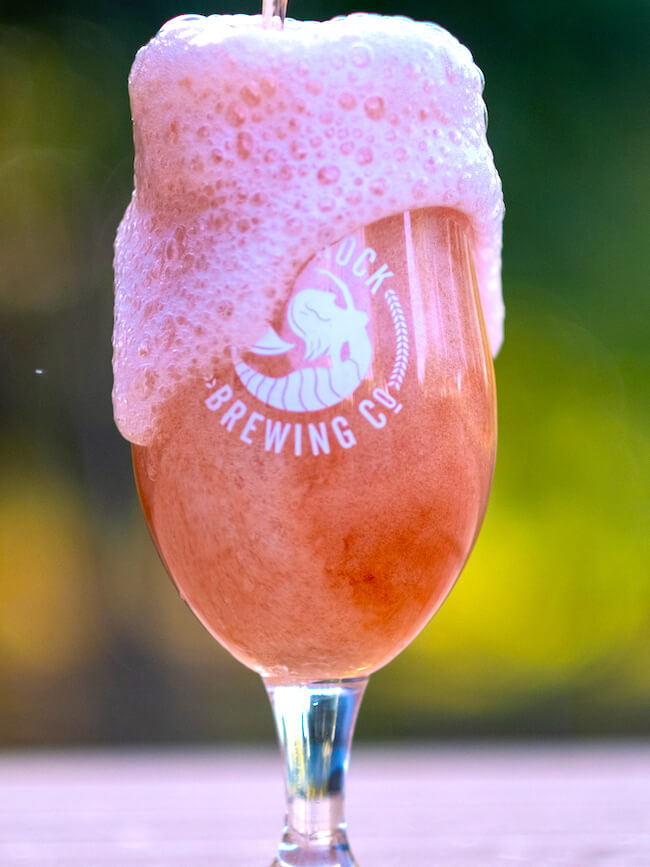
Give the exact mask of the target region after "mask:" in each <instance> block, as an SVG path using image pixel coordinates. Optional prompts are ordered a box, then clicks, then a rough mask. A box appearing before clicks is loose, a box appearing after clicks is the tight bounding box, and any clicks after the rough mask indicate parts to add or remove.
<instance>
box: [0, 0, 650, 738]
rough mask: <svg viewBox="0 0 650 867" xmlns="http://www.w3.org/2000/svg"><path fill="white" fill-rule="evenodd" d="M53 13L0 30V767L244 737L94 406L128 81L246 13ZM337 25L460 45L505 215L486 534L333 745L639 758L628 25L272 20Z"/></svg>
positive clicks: (641, 710)
mask: <svg viewBox="0 0 650 867" xmlns="http://www.w3.org/2000/svg"><path fill="white" fill-rule="evenodd" d="M51 8H52V7H51V5H50V4H46V3H44V2H42V3H38V2H37V3H27V4H24V5H22V6H20V7H19V6H18V5H16V6H15V7H14V8H13V10H11V11H6V12H5V13H4V14H3V18H2V21H1V23H0V746H11V745H35V744H64V743H65V744H67V743H78V744H88V743H132V742H133V743H143V742H188V741H208V742H218V741H219V740H227V741H233V740H255V739H258V738H261V739H269V740H270V739H271V737H272V724H271V715H270V713H269V712H268V710H267V708H266V705H265V701H266V700H265V698H264V695H263V690H262V686H261V684H260V682H259V681H258V678H257V677H256V676H255V675H254V674H252V673H251V672H249V671H247V670H246V669H244V668H243V667H242V666H240V665H239V664H238V663H236V662H234V661H233V660H232V659H231V658H230V657H229V656H228V655H227V654H226V653H225V651H223V650H221V648H220V647H218V645H217V644H216V643H215V642H214V641H213V640H212V639H211V638H210V637H209V636H208V635H207V633H205V632H204V631H203V629H202V627H200V626H199V624H198V622H197V621H195V620H194V618H193V616H192V615H191V614H190V613H189V611H188V610H187V609H186V608H185V607H184V606H183V605H182V604H181V603H180V601H179V599H178V597H177V594H176V592H175V591H174V589H173V587H172V585H171V583H170V582H169V581H168V580H167V579H166V577H165V575H164V572H163V569H162V567H161V565H160V564H159V562H158V560H157V557H156V555H155V553H154V551H153V547H152V545H151V543H150V541H149V538H148V536H147V532H146V530H145V527H144V523H143V520H142V518H141V516H140V511H139V506H138V504H137V502H136V497H135V491H134V486H133V483H132V479H131V470H130V458H129V451H128V446H127V444H126V443H125V442H123V441H122V440H121V439H120V437H119V435H118V434H117V431H116V430H115V429H114V427H113V424H112V418H111V403H110V390H111V369H110V360H111V347H110V336H111V328H112V318H111V317H112V310H111V305H112V271H111V257H112V240H113V235H114V232H115V228H116V226H117V223H118V222H119V219H120V217H121V214H122V212H123V210H124V208H125V206H126V204H127V202H128V199H129V195H130V189H131V174H132V168H131V166H132V146H131V129H130V118H129V109H128V100H127V93H126V79H127V74H128V70H129V66H130V63H131V60H132V58H133V55H134V54H135V51H136V49H137V48H138V47H139V45H141V44H142V43H143V42H145V41H146V40H147V39H148V38H149V37H150V36H152V35H153V34H154V33H155V31H156V30H157V29H158V27H159V26H160V24H161V23H162V22H163V21H165V20H166V19H168V18H170V17H172V16H173V15H175V14H179V13H181V12H189V11H196V12H216V11H223V12H225V11H245V12H257V11H258V7H257V5H256V4H255V3H253V4H251V3H250V2H248V0H247V2H243V3H237V4H235V3H234V2H230V0H229V2H228V3H223V4H222V5H221V6H220V7H218V8H214V7H211V6H207V5H205V4H203V3H196V4H195V5H193V6H192V7H191V8H188V7H182V6H178V5H175V4H174V3H173V2H159V3H152V2H150V0H144V2H140V3H138V4H131V3H127V2H125V0H114V2H112V3H110V4H109V3H95V4H93V3H87V2H86V3H82V2H75V0H68V2H64V3H63V4H60V6H59V9H60V10H62V11H58V12H56V13H53V12H52V11H51ZM356 9H363V10H368V11H380V12H385V13H400V14H405V15H409V16H411V17H414V18H421V19H428V18H430V19H433V20H435V21H437V22H438V23H440V24H442V25H443V26H445V27H446V28H448V29H449V30H451V31H452V32H453V33H454V34H455V35H457V36H458V37H459V38H460V39H461V40H462V41H463V42H465V43H466V44H467V45H469V47H470V48H471V50H472V52H473V54H474V56H475V59H476V60H477V62H478V63H479V65H480V66H481V67H482V69H483V71H484V72H485V76H486V80H487V87H486V94H485V95H486V100H487V103H488V109H489V114H490V128H489V137H490V142H491V145H492V148H493V150H494V152H495V158H496V162H497V166H498V168H499V170H500V172H501V175H502V178H503V184H504V190H505V198H506V204H507V217H506V224H505V259H504V287H505V296H506V306H507V322H506V326H507V327H506V342H505V346H504V349H503V350H502V352H501V355H500V356H499V358H498V360H497V364H496V369H497V380H498V386H499V401H500V446H499V458H498V463H497V472H496V478H495V483H494V488H493V495H492V500H491V504H490V507H489V511H488V515H487V518H486V521H485V525H484V528H483V532H482V534H481V536H480V539H479V542H478V544H477V547H476V549H475V552H474V554H473V556H472V558H471V560H470V563H469V565H468V567H467V569H466V571H465V573H464V575H463V578H462V579H461V581H460V583H459V584H458V586H457V588H456V590H455V591H454V593H453V594H452V595H451V597H450V598H449V600H448V602H447V603H446V604H445V606H444V607H443V609H442V610H441V612H440V613H439V614H438V615H437V617H436V618H435V619H434V620H433V622H432V623H431V624H430V625H429V627H428V628H427V629H426V630H425V632H424V633H423V634H422V635H421V636H420V637H419V639H418V640H416V641H415V642H414V644H413V645H412V646H411V647H410V648H409V649H408V650H407V651H406V652H405V653H403V654H402V656H401V657H400V658H399V659H398V660H397V661H395V662H394V663H393V664H392V665H390V666H389V667H388V668H386V669H385V670H383V671H382V672H380V673H378V674H377V675H375V676H374V677H373V679H372V681H371V686H370V688H369V691H368V693H367V697H366V700H365V706H364V709H363V711H362V714H361V719H360V722H359V729H358V736H359V738H363V737H366V738H407V737H411V738H428V737H477V736H478V737H482V736H485V737H488V736H493V737H517V738H519V737H545V736H548V737H553V736H562V737H567V736H568V737H589V736H615V737H621V736H639V735H643V734H647V733H648V719H649V708H650V628H649V627H650V624H649V611H650V604H649V603H650V581H649V575H650V550H649V545H648V540H649V538H650V532H649V530H650V528H649V522H648V490H649V487H650V485H649V482H650V461H649V444H648V432H649V427H650V419H649V410H650V402H649V401H648V389H647V384H648V376H649V373H650V341H649V332H650V328H649V326H650V304H649V298H650V291H649V289H650V286H649V283H650V279H649V278H650V265H649V257H648V248H649V247H650V244H649V240H648V239H649V238H650V158H649V153H650V113H649V112H648V93H649V92H650V63H649V57H650V5H649V4H648V3H647V2H646V0H638V2H634V0H589V2H587V0H576V2H573V3H566V2H562V3H560V2H559V0H549V2H536V0H529V2H526V0H511V2H500V3H481V2H477V0H465V2H458V0H456V2H451V0H445V2H435V3H432V4H426V5H425V4H424V3H422V2H421V0H402V2H400V3H399V4H397V3H395V2H392V3H391V2H389V0H379V2H376V3H374V5H370V6H369V5H366V4H364V3H361V4H359V5H356V4H355V5H349V3H348V0H343V2H342V3H341V4H340V5H338V6H335V5H333V4H331V3H329V2H327V3H326V2H317V0H292V2H291V4H290V14H293V15H294V16H295V17H299V18H328V17H331V16H332V15H334V14H337V13H344V12H348V11H354V10H356Z"/></svg>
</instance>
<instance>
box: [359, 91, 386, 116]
mask: <svg viewBox="0 0 650 867" xmlns="http://www.w3.org/2000/svg"><path fill="white" fill-rule="evenodd" d="M363 108H364V110H365V112H366V115H367V116H368V117H369V118H370V120H381V119H382V117H383V116H384V113H385V111H386V107H385V105H384V100H383V99H382V98H381V96H369V97H368V99H367V100H366V101H365V102H364V104H363Z"/></svg>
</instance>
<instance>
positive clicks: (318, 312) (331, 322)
mask: <svg viewBox="0 0 650 867" xmlns="http://www.w3.org/2000/svg"><path fill="white" fill-rule="evenodd" d="M316 273H318V274H321V275H323V276H324V277H325V278H327V279H328V280H330V281H331V282H332V283H333V284H334V286H335V287H336V288H337V289H338V290H339V292H340V295H341V297H342V299H343V306H341V305H340V304H339V303H337V298H338V296H337V294H336V293H335V292H330V291H327V290H324V289H313V288H307V289H302V290H300V291H299V292H297V293H296V295H295V296H294V297H293V298H292V299H291V302H290V303H289V308H288V310H287V324H288V327H289V329H290V330H291V332H292V334H293V335H295V337H296V341H294V342H289V341H286V340H283V339H282V337H280V335H279V334H278V333H277V332H276V331H275V330H274V329H273V328H270V329H269V330H268V331H267V332H266V333H265V334H264V335H263V337H261V338H260V340H258V341H257V343H256V344H255V345H254V346H251V347H250V348H249V351H250V352H251V353H252V354H253V355H257V356H281V355H287V354H288V353H290V352H291V351H292V350H295V349H297V348H298V347H299V345H300V343H299V341H301V342H302V343H304V354H303V356H302V359H301V361H302V362H303V364H302V365H301V366H300V367H298V368H297V369H295V370H292V371H291V372H290V373H288V374H287V375H286V376H281V377H272V376H267V375H265V374H263V373H260V372H259V371H258V370H255V369H254V368H253V367H251V366H250V365H249V364H247V363H246V362H245V361H243V360H242V359H241V358H237V359H236V364H235V370H236V372H237V375H238V377H239V379H240V381H241V383H242V385H243V386H244V387H245V388H246V390H247V391H248V392H250V394H252V395H254V396H255V397H256V398H257V399H258V400H261V401H262V402H263V403H265V404H267V405H268V406H272V407H274V408H275V409H281V410H288V411H289V412H314V411H316V410H322V409H326V408H327V407H330V406H335V405H336V404H337V403H340V401H342V400H344V399H345V398H346V397H349V396H350V395H351V394H352V393H353V392H354V391H355V390H356V389H357V387H358V386H359V385H360V384H361V382H362V381H363V380H364V379H365V377H366V375H367V373H368V370H369V368H370V364H371V362H372V355H373V353H372V344H371V342H370V338H369V336H368V332H367V325H368V315H367V314H366V313H364V312H363V311H361V310H357V309H356V307H355V305H354V300H353V298H352V295H351V293H350V290H349V289H348V287H347V285H346V283H345V282H344V281H343V280H342V279H341V278H340V277H337V276H336V275H335V274H332V273H331V272H330V271H327V270H325V269H323V268H318V269H316Z"/></svg>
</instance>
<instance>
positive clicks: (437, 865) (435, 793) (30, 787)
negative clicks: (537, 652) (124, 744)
mask: <svg viewBox="0 0 650 867" xmlns="http://www.w3.org/2000/svg"><path fill="white" fill-rule="evenodd" d="M282 814H283V793H282V783H281V777H280V765H279V758H278V757H277V756H276V755H275V754H273V753H271V752H269V751H262V750H260V751H253V750H251V751H247V752H237V751H228V752H218V751H208V750H204V751H203V750H198V751H183V752H179V751H169V752H143V751H133V752H118V753H114V752H87V753H84V752H74V753H16V754H10V753H9V754H4V755H2V754H0V865H2V867H14V865H16V867H18V865H21V867H24V865H43V867H54V865H56V867H95V865H98V867H99V865H101V867H105V865H110V867H136V865H138V867H171V865H174V867H208V865H209V867H222V865H228V867H239V865H241V867H244V865H246V867H269V864H270V862H271V859H272V855H273V852H274V849H275V845H276V843H277V841H278V838H279V833H280V827H281V823H282ZM348 823H349V827H350V838H351V842H352V846H353V849H354V851H355V854H356V856H357V859H358V860H359V863H360V865H361V867H479V865H480V867H491V865H517V864H526V865H534V867H551V865H570V867H591V865H608V867H613V865H629V867H631V865H638V867H650V747H648V746H647V745H639V744H635V745H629V746H618V747H616V746H606V745H593V746H577V747H576V746H567V745H565V746H532V747H531V746H528V747H503V748H496V747H481V746H476V747H449V748H447V747H438V748H432V747H420V748H410V749H406V750H400V749H395V748H394V747H386V748H385V749H380V748H377V747H375V748H373V749H368V748H363V747H356V748H355V750H354V752H353V760H352V767H351V771H350V778H349V785H348Z"/></svg>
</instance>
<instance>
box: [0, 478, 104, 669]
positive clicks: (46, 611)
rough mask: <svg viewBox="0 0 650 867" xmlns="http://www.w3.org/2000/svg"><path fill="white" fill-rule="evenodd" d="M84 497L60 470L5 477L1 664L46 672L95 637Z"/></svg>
mask: <svg viewBox="0 0 650 867" xmlns="http://www.w3.org/2000/svg"><path fill="white" fill-rule="evenodd" d="M91 572H92V560H91V557H90V555H89V546H88V539H87V535H86V525H85V520H84V512H83V507H82V504H81V502H80V500H79V497H78V495H77V492H76V491H75V490H74V489H73V488H72V487H71V486H70V485H68V484H66V483H65V482H64V481H63V480H62V479H61V478H60V477H58V476H57V475H52V476H49V475H48V474H39V475H38V476H37V477H35V476H27V475H22V476H21V477H18V476H14V477H12V478H11V479H4V480H3V481H2V483H0V667H8V668H9V669H11V670H14V671H16V670H30V671H37V672H43V673H49V672H55V671H60V670H62V669H66V668H70V667H75V666H76V665H77V664H79V663H83V661H84V657H85V656H86V655H87V654H89V653H91V652H92V651H93V650H94V649H95V647H96V644H97V639H98V635H97V622H96V617H95V611H94V607H93V605H92V603H91V601H90V600H91V599H92V597H91V595H90V593H89V583H90V580H91V579H90V576H91Z"/></svg>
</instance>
